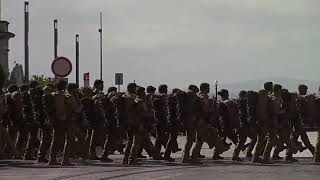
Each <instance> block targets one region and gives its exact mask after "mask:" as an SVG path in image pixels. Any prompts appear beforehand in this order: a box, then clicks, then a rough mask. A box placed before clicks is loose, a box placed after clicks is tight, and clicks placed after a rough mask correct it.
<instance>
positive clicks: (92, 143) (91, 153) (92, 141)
mask: <svg viewBox="0 0 320 180" xmlns="http://www.w3.org/2000/svg"><path fill="white" fill-rule="evenodd" d="M96 141H97V133H96V131H95V129H88V130H87V135H86V138H85V143H84V147H85V148H84V151H83V155H82V156H83V157H86V158H88V159H95V158H96V145H97V142H96Z"/></svg>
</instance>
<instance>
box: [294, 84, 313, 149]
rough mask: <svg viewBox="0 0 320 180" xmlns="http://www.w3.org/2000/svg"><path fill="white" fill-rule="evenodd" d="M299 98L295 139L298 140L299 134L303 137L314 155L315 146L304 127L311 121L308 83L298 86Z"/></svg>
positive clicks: (303, 140)
mask: <svg viewBox="0 0 320 180" xmlns="http://www.w3.org/2000/svg"><path fill="white" fill-rule="evenodd" d="M298 91H299V94H298V100H297V110H298V118H299V120H298V122H297V124H296V128H297V131H296V133H294V134H293V135H294V139H295V140H296V141H297V140H298V138H299V136H300V137H301V140H302V142H303V144H304V145H305V146H306V147H307V148H308V149H309V151H310V152H311V153H312V155H314V153H315V147H314V146H313V145H312V144H311V143H310V140H309V137H308V135H307V132H306V131H305V129H304V128H303V126H304V125H307V123H308V122H309V121H308V119H310V116H311V115H310V114H309V113H308V108H307V104H308V100H309V99H308V98H307V96H306V94H307V92H308V86H306V85H300V86H299V87H298Z"/></svg>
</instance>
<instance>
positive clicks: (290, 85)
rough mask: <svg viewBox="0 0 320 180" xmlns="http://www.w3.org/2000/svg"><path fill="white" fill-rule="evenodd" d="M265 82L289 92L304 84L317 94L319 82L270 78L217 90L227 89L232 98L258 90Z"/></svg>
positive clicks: (234, 84) (223, 86)
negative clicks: (278, 85) (279, 85)
mask: <svg viewBox="0 0 320 180" xmlns="http://www.w3.org/2000/svg"><path fill="white" fill-rule="evenodd" d="M267 81H272V82H273V83H277V84H281V85H282V86H283V87H284V88H286V89H288V90H289V91H291V92H296V91H297V88H298V86H299V84H306V85H307V86H308V87H309V93H315V92H318V89H319V86H320V81H309V80H301V79H291V78H271V79H257V80H249V81H245V82H239V83H232V84H222V85H221V86H220V87H219V89H222V88H223V89H228V90H229V91H230V96H231V97H234V96H235V95H237V94H238V92H239V91H240V90H259V89H262V88H263V84H264V83H265V82H267Z"/></svg>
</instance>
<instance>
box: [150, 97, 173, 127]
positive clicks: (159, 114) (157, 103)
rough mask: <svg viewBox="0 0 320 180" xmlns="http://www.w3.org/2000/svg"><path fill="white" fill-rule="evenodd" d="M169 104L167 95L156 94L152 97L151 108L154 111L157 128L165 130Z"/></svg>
mask: <svg viewBox="0 0 320 180" xmlns="http://www.w3.org/2000/svg"><path fill="white" fill-rule="evenodd" d="M168 105H169V102H168V95H167V94H158V95H156V96H155V97H154V101H153V107H154V111H155V118H156V124H157V126H158V127H163V128H166V127H167V126H168V122H169V119H168V118H169V107H168Z"/></svg>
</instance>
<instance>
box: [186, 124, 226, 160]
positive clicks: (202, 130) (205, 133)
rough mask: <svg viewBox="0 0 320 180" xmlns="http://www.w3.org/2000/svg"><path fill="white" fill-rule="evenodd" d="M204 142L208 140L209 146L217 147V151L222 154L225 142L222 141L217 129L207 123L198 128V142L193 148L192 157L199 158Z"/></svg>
mask: <svg viewBox="0 0 320 180" xmlns="http://www.w3.org/2000/svg"><path fill="white" fill-rule="evenodd" d="M204 142H207V143H208V145H209V148H210V149H211V148H213V147H215V153H218V154H221V153H222V152H223V149H224V148H223V143H222V142H221V141H220V138H219V135H218V132H217V131H216V129H214V128H212V127H210V125H207V124H201V125H199V126H198V127H197V129H196V142H195V144H194V147H193V149H192V157H191V158H192V159H195V160H196V159H198V158H199V155H200V151H201V148H202V145H203V143H204Z"/></svg>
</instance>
